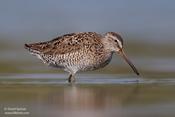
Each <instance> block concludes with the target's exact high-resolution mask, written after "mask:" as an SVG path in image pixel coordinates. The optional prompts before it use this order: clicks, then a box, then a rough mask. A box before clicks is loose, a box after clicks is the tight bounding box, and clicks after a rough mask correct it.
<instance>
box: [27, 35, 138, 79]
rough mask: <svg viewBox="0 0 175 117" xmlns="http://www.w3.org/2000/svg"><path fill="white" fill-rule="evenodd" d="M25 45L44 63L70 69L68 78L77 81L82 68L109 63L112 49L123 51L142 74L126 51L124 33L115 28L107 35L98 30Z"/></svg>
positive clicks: (92, 68)
mask: <svg viewBox="0 0 175 117" xmlns="http://www.w3.org/2000/svg"><path fill="white" fill-rule="evenodd" d="M25 48H26V49H28V50H29V51H30V53H31V54H34V55H36V56H37V57H38V58H39V59H41V60H42V61H43V62H44V63H45V64H47V65H49V66H53V67H57V68H61V69H64V70H65V71H67V72H69V74H70V75H69V78H68V81H69V82H74V81H75V74H76V73H77V72H79V71H88V70H95V69H99V68H102V67H104V66H106V65H107V64H108V63H109V62H110V61H111V59H112V55H113V53H118V54H119V55H121V56H122V57H123V58H124V60H125V61H126V62H127V63H128V64H129V65H130V66H131V68H132V69H133V71H134V72H135V73H136V74H137V75H139V72H138V71H137V69H136V68H135V67H134V65H133V64H132V63H131V61H130V60H129V59H128V58H127V56H126V54H125V53H124V50H123V39H122V37H121V36H120V35H119V34H118V33H115V32H107V33H106V34H104V35H101V34H98V33H95V32H80V33H71V34H65V35H63V36H59V37H57V38H55V39H53V40H51V41H46V42H40V43H33V44H25Z"/></svg>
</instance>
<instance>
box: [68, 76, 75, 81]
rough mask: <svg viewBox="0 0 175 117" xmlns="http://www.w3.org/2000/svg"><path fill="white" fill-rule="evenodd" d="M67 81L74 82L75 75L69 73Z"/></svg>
mask: <svg viewBox="0 0 175 117" xmlns="http://www.w3.org/2000/svg"><path fill="white" fill-rule="evenodd" d="M68 82H69V83H74V82H75V76H74V75H72V74H71V75H70V76H69V78H68Z"/></svg>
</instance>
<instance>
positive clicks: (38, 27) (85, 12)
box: [0, 0, 175, 117]
mask: <svg viewBox="0 0 175 117" xmlns="http://www.w3.org/2000/svg"><path fill="white" fill-rule="evenodd" d="M85 31H94V32H98V33H106V32H109V31H113V32H118V33H119V34H121V35H122V37H123V39H124V48H125V52H126V53H127V55H128V57H129V58H130V59H131V61H132V62H133V63H134V65H135V66H136V67H137V69H138V70H139V71H140V73H141V78H140V79H139V83H137V82H136V80H138V77H137V76H136V75H135V74H134V73H133V71H132V70H131V68H130V67H129V66H128V65H127V64H126V63H125V62H124V61H123V60H122V59H121V57H119V56H117V55H115V56H113V59H112V62H111V63H110V64H109V65H108V66H107V67H105V68H103V69H100V70H97V71H93V72H92V71H91V72H85V73H81V74H78V75H77V84H76V85H68V83H67V79H66V78H67V77H68V76H67V75H68V74H66V73H64V72H63V71H61V70H58V69H54V68H51V67H47V66H46V65H43V63H42V62H41V61H40V60H39V59H37V58H36V57H34V56H32V55H30V54H29V52H28V51H27V50H25V49H24V44H25V43H34V42H40V41H48V40H51V39H53V38H55V37H58V36H60V35H63V34H67V33H72V32H85ZM174 50H175V0H69V1H68V0H0V94H1V95H0V115H1V116H3V117H6V116H8V115H5V114H4V112H6V110H5V109H4V108H8V107H9V108H15V107H22V108H25V109H26V111H27V112H29V113H30V114H29V115H26V116H27V117H48V116H52V117H54V116H55V117H58V116H59V117H62V116H71V117H82V116H83V117H89V116H91V117H148V116H149V117H155V116H158V117H175V111H174V108H175V93H174V92H175V52H174ZM12 116H13V117H19V115H18V114H16V115H12Z"/></svg>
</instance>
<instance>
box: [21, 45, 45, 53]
mask: <svg viewBox="0 0 175 117" xmlns="http://www.w3.org/2000/svg"><path fill="white" fill-rule="evenodd" d="M44 47H45V44H44V43H32V44H24V48H25V49H27V50H29V51H30V52H31V53H33V54H39V53H41V52H42V51H43V49H44Z"/></svg>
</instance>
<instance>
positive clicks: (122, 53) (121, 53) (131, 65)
mask: <svg viewBox="0 0 175 117" xmlns="http://www.w3.org/2000/svg"><path fill="white" fill-rule="evenodd" d="M119 54H120V55H121V56H122V57H123V58H124V60H125V61H126V62H127V63H128V64H129V65H130V67H131V68H132V70H133V71H134V72H135V73H136V74H137V75H139V72H138V70H137V69H136V67H135V66H134V64H133V63H132V62H131V61H130V60H129V59H128V57H127V56H126V54H125V52H124V51H123V50H120V51H119Z"/></svg>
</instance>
